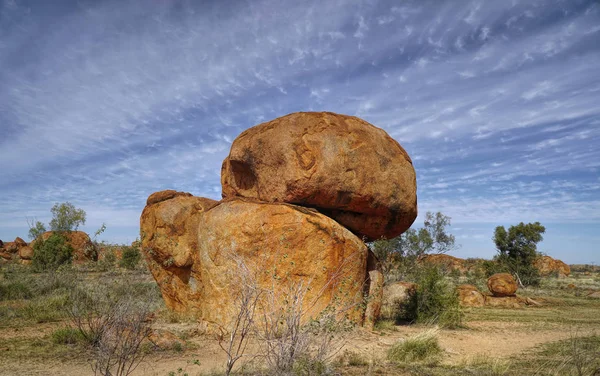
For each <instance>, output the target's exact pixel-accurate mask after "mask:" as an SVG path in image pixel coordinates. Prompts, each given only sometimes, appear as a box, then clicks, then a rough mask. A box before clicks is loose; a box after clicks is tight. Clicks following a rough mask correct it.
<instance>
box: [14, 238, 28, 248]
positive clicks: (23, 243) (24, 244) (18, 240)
mask: <svg viewBox="0 0 600 376" xmlns="http://www.w3.org/2000/svg"><path fill="white" fill-rule="evenodd" d="M14 244H15V245H16V246H17V248H21V247H27V242H26V241H25V240H23V239H21V238H19V237H18V236H17V237H16V238H15V241H14Z"/></svg>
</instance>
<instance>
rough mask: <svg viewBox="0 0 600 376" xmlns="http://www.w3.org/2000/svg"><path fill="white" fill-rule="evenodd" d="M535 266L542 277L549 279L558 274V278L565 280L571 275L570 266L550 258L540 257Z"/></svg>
mask: <svg viewBox="0 0 600 376" xmlns="http://www.w3.org/2000/svg"><path fill="white" fill-rule="evenodd" d="M533 265H534V266H535V267H536V268H537V269H538V270H539V271H540V275H541V276H542V277H547V276H549V275H552V274H554V273H556V276H558V277H559V278H565V277H568V276H569V275H570V274H571V268H570V267H569V265H567V264H565V263H564V262H562V261H561V260H557V259H554V258H552V257H550V256H541V257H538V258H537V259H536V260H535V261H534V263H533Z"/></svg>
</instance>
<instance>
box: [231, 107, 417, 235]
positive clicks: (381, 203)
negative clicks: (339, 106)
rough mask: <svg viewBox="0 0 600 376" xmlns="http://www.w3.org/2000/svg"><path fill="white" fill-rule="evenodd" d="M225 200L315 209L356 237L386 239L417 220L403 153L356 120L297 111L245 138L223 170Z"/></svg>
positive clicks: (410, 176)
mask: <svg viewBox="0 0 600 376" xmlns="http://www.w3.org/2000/svg"><path fill="white" fill-rule="evenodd" d="M221 184H222V189H223V193H222V194H223V197H224V198H229V197H235V196H238V197H248V198H255V199H258V200H261V201H265V202H286V203H291V204H296V205H301V206H305V207H312V208H316V209H317V210H319V211H320V212H322V213H324V214H326V215H327V216H329V217H331V218H333V219H335V220H336V221H337V222H338V223H340V224H341V225H343V226H345V227H346V228H348V229H349V230H351V231H352V232H354V233H355V234H357V235H358V236H360V237H363V236H364V237H365V238H367V239H369V240H374V239H378V238H381V237H386V238H392V237H395V236H398V235H400V234H401V233H402V232H404V231H406V230H407V229H408V228H409V227H410V225H411V224H412V223H413V221H414V220H415V218H416V216H417V196H416V176H415V170H414V168H413V165H412V161H411V159H410V157H409V156H408V154H407V153H406V151H405V150H404V149H403V148H402V146H400V144H398V142H396V141H395V140H394V139H392V138H391V137H390V136H389V135H388V134H387V133H386V132H385V131H384V130H382V129H380V128H377V127H375V126H373V125H371V124H369V123H367V122H366V121H364V120H361V119H359V118H357V117H353V116H346V115H338V114H334V113H330V112H299V113H293V114H290V115H287V116H283V117H280V118H278V119H275V120H272V121H269V122H266V123H263V124H260V125H257V126H255V127H253V128H250V129H248V130H246V131H245V132H243V133H242V134H241V135H240V136H238V138H236V139H235V140H234V142H233V144H232V146H231V152H230V154H229V156H228V157H227V158H226V159H225V160H224V161H223V166H222V170H221Z"/></svg>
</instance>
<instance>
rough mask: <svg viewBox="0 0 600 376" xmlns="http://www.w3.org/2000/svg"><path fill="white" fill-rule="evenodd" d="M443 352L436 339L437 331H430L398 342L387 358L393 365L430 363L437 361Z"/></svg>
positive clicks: (389, 351)
mask: <svg viewBox="0 0 600 376" xmlns="http://www.w3.org/2000/svg"><path fill="white" fill-rule="evenodd" d="M442 352H443V350H442V348H441V347H440V344H439V342H438V338H437V329H430V330H427V331H425V332H422V333H419V334H417V335H415V336H412V337H409V338H407V339H405V340H400V341H398V342H396V344H394V345H393V346H392V347H391V348H390V349H389V350H388V353H387V358H388V360H389V361H391V362H393V363H409V362H425V361H426V362H431V363H435V362H437V361H438V360H439V358H440V355H441V354H442Z"/></svg>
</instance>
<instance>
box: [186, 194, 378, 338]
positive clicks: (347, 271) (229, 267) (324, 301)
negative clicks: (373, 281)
mask: <svg viewBox="0 0 600 376" xmlns="http://www.w3.org/2000/svg"><path fill="white" fill-rule="evenodd" d="M198 251H199V252H198V254H199V260H198V261H196V263H195V264H194V267H193V268H192V274H193V276H195V278H196V280H197V281H201V282H200V283H199V285H198V286H199V287H200V286H201V288H199V293H200V298H199V299H198V301H197V302H194V304H196V305H197V308H198V309H200V312H201V317H202V319H203V320H205V321H207V322H209V323H213V324H216V325H218V326H226V325H227V323H228V322H230V320H231V317H232V314H233V313H234V312H235V310H236V309H235V297H236V296H237V294H238V293H239V291H240V288H241V287H240V286H242V285H247V284H248V283H250V284H251V285H256V286H260V288H261V290H262V291H264V299H265V300H262V303H261V305H263V306H264V305H266V306H267V308H266V309H267V310H273V309H278V308H277V307H273V306H272V305H273V304H275V305H278V304H284V300H285V299H284V297H285V296H286V294H287V292H288V289H289V288H290V287H291V286H294V287H296V288H300V289H302V290H303V294H302V295H303V299H302V307H303V312H304V315H303V318H304V319H305V320H306V319H308V318H309V317H316V316H318V315H319V314H320V313H321V312H323V311H324V310H325V309H326V308H327V307H336V310H340V311H341V310H347V314H348V317H349V318H350V319H352V320H353V321H355V322H357V323H359V324H361V323H362V320H363V315H364V308H361V307H362V305H361V303H362V302H363V291H364V289H365V282H366V280H367V247H366V245H365V244H364V243H363V242H362V241H361V240H360V239H359V238H358V237H356V236H355V235H354V234H352V233H351V232H350V231H348V230H347V229H345V228H344V227H342V226H340V225H339V224H338V223H337V222H335V221H333V220H332V219H331V218H329V217H327V216H325V215H323V214H320V213H318V212H316V211H314V210H310V209H306V208H303V207H299V206H294V205H289V204H283V203H262V202H256V201H249V200H241V199H235V200H230V201H226V202H222V203H220V204H219V205H217V206H215V207H214V208H212V209H210V210H208V211H206V212H205V213H203V214H202V215H201V216H200V219H199V226H198ZM245 271H246V272H245ZM242 277H243V278H242ZM248 279H249V280H251V281H252V282H244V280H248ZM271 298H273V301H271V300H270V299H271Z"/></svg>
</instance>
